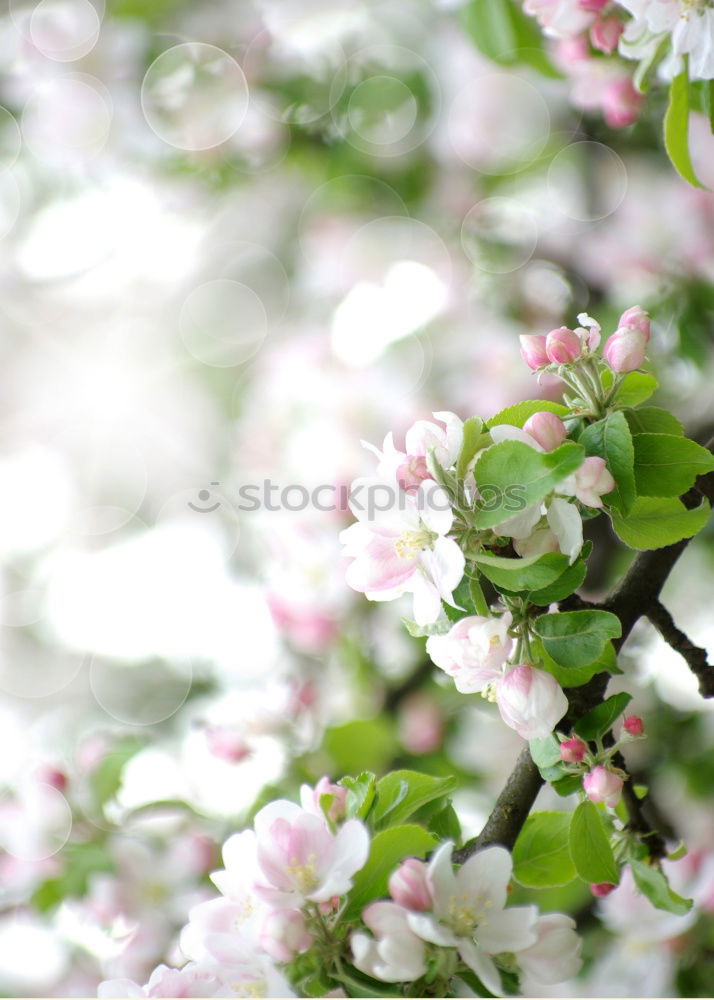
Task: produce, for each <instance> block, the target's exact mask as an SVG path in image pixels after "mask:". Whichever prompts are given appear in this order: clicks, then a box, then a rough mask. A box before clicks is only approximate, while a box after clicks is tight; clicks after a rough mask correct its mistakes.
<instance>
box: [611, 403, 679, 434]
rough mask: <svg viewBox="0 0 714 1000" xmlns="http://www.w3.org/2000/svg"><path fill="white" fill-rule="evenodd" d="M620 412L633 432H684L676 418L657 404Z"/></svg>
mask: <svg viewBox="0 0 714 1000" xmlns="http://www.w3.org/2000/svg"><path fill="white" fill-rule="evenodd" d="M622 412H623V413H624V414H625V420H627V423H628V425H629V427H630V431H631V432H632V433H633V434H679V435H683V434H684V428H683V427H682V425H681V424H680V422H679V421H678V420H677V418H676V417H673V416H672V414H671V413H670V412H669V410H663V409H662V408H661V407H659V406H640V407H638V408H637V409H636V410H634V409H633V410H623V411H622Z"/></svg>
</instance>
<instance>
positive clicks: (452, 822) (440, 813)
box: [414, 799, 461, 844]
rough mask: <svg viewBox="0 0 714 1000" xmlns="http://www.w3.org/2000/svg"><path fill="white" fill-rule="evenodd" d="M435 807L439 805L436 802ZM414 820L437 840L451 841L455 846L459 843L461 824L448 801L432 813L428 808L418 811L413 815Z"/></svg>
mask: <svg viewBox="0 0 714 1000" xmlns="http://www.w3.org/2000/svg"><path fill="white" fill-rule="evenodd" d="M432 805H433V803H432ZM436 805H437V806H438V805H439V803H438V801H437V803H436ZM427 813H428V815H427ZM414 819H416V820H418V821H419V823H422V824H423V825H424V826H425V827H426V829H427V830H428V831H429V833H433V834H434V836H435V837H438V838H439V840H453V842H454V843H455V844H459V843H460V842H461V823H460V822H459V817H458V814H457V812H456V810H455V809H454V807H453V805H452V804H451V802H450V801H449V800H448V799H447V800H446V801H445V803H444V805H443V806H442V807H441V808H437V809H435V810H434V811H433V812H429V807H427V808H426V809H420V810H419V812H418V813H415V815H414Z"/></svg>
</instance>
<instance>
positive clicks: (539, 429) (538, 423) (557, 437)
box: [523, 410, 568, 451]
mask: <svg viewBox="0 0 714 1000" xmlns="http://www.w3.org/2000/svg"><path fill="white" fill-rule="evenodd" d="M523 430H524V431H525V432H526V433H527V434H530V435H531V437H532V438H533V439H534V440H535V441H536V442H537V443H538V444H539V445H540V446H541V448H542V449H543V451H553V450H554V449H555V448H557V447H558V445H561V444H562V443H563V441H564V440H565V437H566V435H567V433H568V432H567V431H566V429H565V424H564V423H563V421H562V420H560V418H559V417H556V415H555V414H554V413H549V412H548V411H547V410H541V411H540V412H539V413H534V414H533V416H532V417H529V418H528V420H526V422H525V423H524V425H523Z"/></svg>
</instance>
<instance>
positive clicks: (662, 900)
mask: <svg viewBox="0 0 714 1000" xmlns="http://www.w3.org/2000/svg"><path fill="white" fill-rule="evenodd" d="M630 869H631V871H632V877H633V879H634V880H635V885H636V886H637V888H638V890H639V891H640V892H641V893H642V895H643V896H646V897H647V898H648V899H649V901H650V903H652V905H653V906H656V907H657V909H658V910H667V911H668V912H669V913H676V914H678V915H680V916H681V915H682V914H684V913H688V912H689V911H690V910H691V908H692V902H693V901H692V900H691V899H685V898H684V897H683V896H679V895H677V893H676V892H674V891H673V890H672V889H670V887H669V883H668V882H667V878H666V876H665V875H664V872H662V870H661V869H660V868H653V867H652V866H651V865H647V864H645V863H644V862H643V861H635V860H632V861H630Z"/></svg>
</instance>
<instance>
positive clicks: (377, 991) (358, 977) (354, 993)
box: [313, 962, 404, 997]
mask: <svg viewBox="0 0 714 1000" xmlns="http://www.w3.org/2000/svg"><path fill="white" fill-rule="evenodd" d="M340 982H341V983H342V985H343V986H344V992H345V993H346V995H347V996H348V997H403V996H404V994H403V993H402V991H401V990H399V989H397V987H396V986H393V985H392V984H391V983H382V982H379V981H378V980H376V979H372V977H371V976H366V975H364V973H362V972H358V971H357V970H356V969H353V968H352V966H351V965H346V964H345V963H344V962H343V963H342V969H341V971H340ZM326 992H327V991H326V990H324V989H323V991H322V992H321V993H316V994H313V995H314V996H325V993H326Z"/></svg>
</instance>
